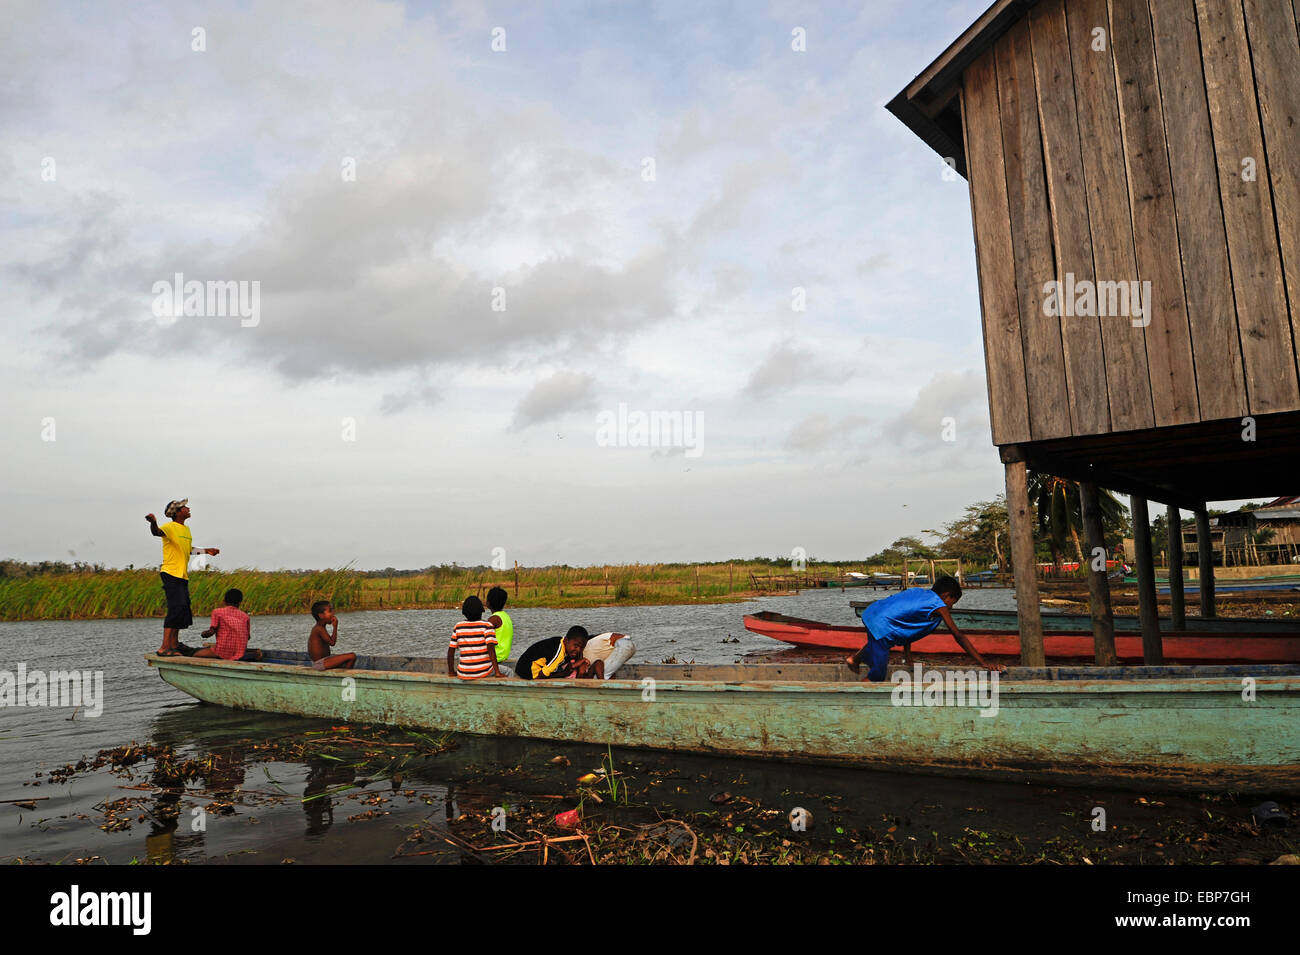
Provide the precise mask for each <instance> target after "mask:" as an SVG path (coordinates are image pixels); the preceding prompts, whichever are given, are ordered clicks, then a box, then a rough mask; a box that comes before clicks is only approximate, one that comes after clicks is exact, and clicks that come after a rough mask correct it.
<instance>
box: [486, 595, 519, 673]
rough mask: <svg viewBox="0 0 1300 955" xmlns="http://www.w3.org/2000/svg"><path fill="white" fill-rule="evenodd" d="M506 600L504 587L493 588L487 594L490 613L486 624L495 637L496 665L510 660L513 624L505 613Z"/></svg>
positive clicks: (513, 635) (513, 632)
mask: <svg viewBox="0 0 1300 955" xmlns="http://www.w3.org/2000/svg"><path fill="white" fill-rule="evenodd" d="M508 599H509V594H507V593H506V589H505V588H504V587H493V588H492V589H491V590H489V591H488V592H487V605H488V610H490V611H492V616H490V617H488V624H489V626H491V627H492V629H493V631H494V632H495V633H496V635H497V663H505V662H506V660H508V659H510V644H511V643H512V642H513V641H514V637H515V623H514V621H513V620H511V619H510V614H508V613H506V600H508Z"/></svg>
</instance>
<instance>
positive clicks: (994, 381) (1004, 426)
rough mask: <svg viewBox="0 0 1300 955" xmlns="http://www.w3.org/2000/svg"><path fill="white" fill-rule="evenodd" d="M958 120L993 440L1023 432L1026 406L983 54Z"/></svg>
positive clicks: (993, 93) (987, 62)
mask: <svg viewBox="0 0 1300 955" xmlns="http://www.w3.org/2000/svg"><path fill="white" fill-rule="evenodd" d="M962 126H963V127H964V130H963V135H964V137H965V140H966V168H967V174H968V175H969V177H970V202H971V220H972V221H973V222H974V225H975V255H976V258H977V259H978V260H979V269H978V272H979V286H980V312H981V313H982V315H983V317H984V364H985V368H986V370H987V372H988V383H989V421H990V423H991V424H992V427H993V443H994V444H1015V443H1017V442H1020V441H1027V440H1029V406H1028V401H1027V392H1026V389H1025V380H1026V379H1025V364H1024V353H1023V352H1022V350H1021V345H1020V316H1019V312H1018V309H1017V307H1016V274H1015V264H1014V259H1013V255H1012V251H1011V221H1010V214H1009V212H1008V210H1007V184H1006V179H1005V177H1004V175H1003V171H1002V170H1003V156H1002V131H1001V125H1000V123H999V119H998V91H997V74H996V72H995V69H994V65H993V59H992V57H988V56H985V57H981V58H980V59H979V60H977V61H976V62H975V63H973V64H972V65H971V67H970V69H968V70H967V71H966V76H965V84H964V89H963V90H962Z"/></svg>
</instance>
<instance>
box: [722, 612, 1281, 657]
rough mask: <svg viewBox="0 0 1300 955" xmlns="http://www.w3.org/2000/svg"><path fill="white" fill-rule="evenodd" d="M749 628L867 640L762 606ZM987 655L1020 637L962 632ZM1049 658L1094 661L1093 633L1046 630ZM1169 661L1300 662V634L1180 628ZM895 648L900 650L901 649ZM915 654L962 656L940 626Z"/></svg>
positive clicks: (1015, 652)
mask: <svg viewBox="0 0 1300 955" xmlns="http://www.w3.org/2000/svg"><path fill="white" fill-rule="evenodd" d="M745 629H746V630H749V631H750V632H751V633H757V634H759V635H761V636H764V637H771V638H772V639H773V640H782V641H784V642H786V643H793V644H795V645H796V646H801V647H821V648H823V649H834V650H857V649H858V648H859V647H861V646H862V644H863V643H865V642H866V630H865V629H864V628H863V627H862V626H861V625H858V626H856V627H846V626H836V625H834V624H829V623H820V622H819V621H816V620H802V619H800V618H799V617H787V616H786V615H785V614H780V613H773V612H772V611H770V610H764V611H761V612H760V613H755V614H746V615H745ZM962 633H964V634H965V635H966V636H967V637H968V638H969V639H970V642H971V643H972V644H973V645H974V647H975V649H976V650H978V651H979V652H980V654H981V655H983V656H989V657H1018V656H1020V635H1019V634H1018V633H1015V632H1011V633H1008V632H1006V631H993V630H963V631H962ZM1043 642H1044V644H1045V649H1046V651H1047V656H1049V657H1051V658H1052V659H1054V660H1091V659H1092V658H1093V655H1094V654H1093V646H1092V634H1091V633H1086V632H1084V633H1081V632H1079V631H1077V630H1075V631H1068V630H1049V631H1044V633H1043ZM1161 642H1162V645H1163V647H1164V655H1165V661H1166V662H1169V663H1300V635H1295V636H1292V635H1289V634H1268V633H1265V634H1261V633H1250V632H1249V631H1242V632H1241V633H1201V632H1190V631H1176V632H1168V633H1163V634H1161ZM1115 651H1116V653H1118V654H1119V658H1120V661H1121V662H1124V663H1141V662H1142V637H1141V636H1138V635H1134V634H1116V635H1115ZM894 652H896V653H902V652H903V651H902V648H901V647H895V648H894ZM912 652H913V653H916V654H962V653H965V651H964V650H962V648H961V645H960V644H959V643H958V642H957V641H956V639H955V638H954V637H953V636H952V634H950V633H948V631H946V630H936V631H935V632H934V633H932V634H930V635H929V636H928V637H924V638H922V639H921V640H918V641H916V643H914V644H912Z"/></svg>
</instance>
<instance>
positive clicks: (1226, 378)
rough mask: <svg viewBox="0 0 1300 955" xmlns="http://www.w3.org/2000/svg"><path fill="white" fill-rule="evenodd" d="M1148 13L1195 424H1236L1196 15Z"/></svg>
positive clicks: (1159, 8) (1175, 7) (1170, 10)
mask: <svg viewBox="0 0 1300 955" xmlns="http://www.w3.org/2000/svg"><path fill="white" fill-rule="evenodd" d="M1137 5H1139V6H1141V5H1143V4H1137ZM1150 13H1151V26H1152V29H1153V32H1154V35H1155V46H1156V63H1157V69H1156V72H1157V74H1158V76H1157V80H1158V84H1159V87H1160V105H1161V107H1162V109H1163V118H1164V124H1165V140H1166V143H1167V145H1168V155H1169V171H1170V173H1171V175H1172V183H1173V196H1174V206H1175V212H1176V215H1177V218H1178V223H1177V225H1178V252H1179V256H1180V258H1181V259H1182V263H1183V287H1184V289H1185V291H1186V294H1187V317H1188V321H1189V323H1190V325H1191V333H1192V351H1193V353H1194V354H1195V356H1196V359H1197V360H1196V393H1197V397H1198V398H1199V400H1200V407H1201V414H1200V418H1201V420H1202V421H1213V420H1215V419H1217V418H1237V417H1240V416H1242V415H1244V414H1246V413H1247V411H1249V406H1248V404H1247V401H1246V379H1245V373H1244V371H1243V368H1242V361H1241V344H1240V342H1239V340H1238V332H1237V306H1236V303H1235V302H1234V301H1233V295H1232V272H1231V271H1230V270H1229V268H1228V238H1227V235H1226V234H1225V233H1224V231H1223V207H1222V206H1221V204H1220V202H1219V174H1218V171H1217V170H1216V169H1215V165H1214V140H1213V138H1212V137H1211V134H1210V106H1209V102H1208V101H1207V100H1206V96H1205V73H1204V71H1203V70H1202V68H1201V41H1200V37H1199V36H1198V34H1197V32H1196V10H1195V7H1194V6H1192V5H1191V4H1189V3H1186V2H1184V3H1156V4H1154V5H1153V6H1152V7H1151V9H1150ZM1193 196H1194V197H1198V198H1196V200H1195V201H1189V197H1193ZM1180 199H1181V201H1179V200H1180ZM1216 356H1217V357H1216Z"/></svg>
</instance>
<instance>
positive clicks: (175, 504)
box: [163, 497, 190, 517]
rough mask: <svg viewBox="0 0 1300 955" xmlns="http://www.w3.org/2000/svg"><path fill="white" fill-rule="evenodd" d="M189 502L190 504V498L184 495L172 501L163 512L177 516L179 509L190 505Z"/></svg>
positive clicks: (170, 515)
mask: <svg viewBox="0 0 1300 955" xmlns="http://www.w3.org/2000/svg"><path fill="white" fill-rule="evenodd" d="M189 504H190V499H189V498H188V497H183V498H181V499H180V500H179V501H172V502H171V503H170V504H168V505H167V507H166V508H165V509H164V510H163V513H164V514H166V515H167V516H168V517H175V516H176V512H177V511H179V510H180V509H181V508H182V507H189Z"/></svg>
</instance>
